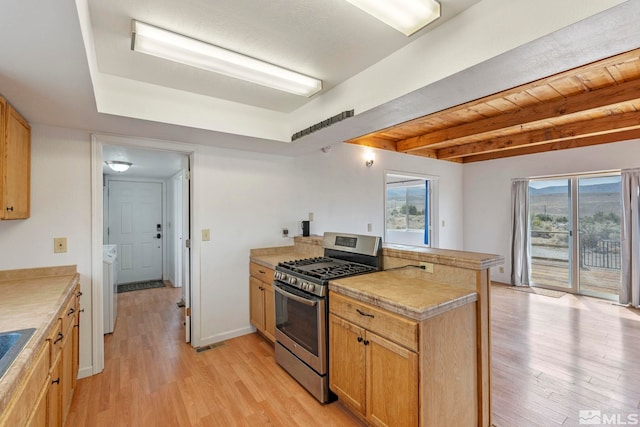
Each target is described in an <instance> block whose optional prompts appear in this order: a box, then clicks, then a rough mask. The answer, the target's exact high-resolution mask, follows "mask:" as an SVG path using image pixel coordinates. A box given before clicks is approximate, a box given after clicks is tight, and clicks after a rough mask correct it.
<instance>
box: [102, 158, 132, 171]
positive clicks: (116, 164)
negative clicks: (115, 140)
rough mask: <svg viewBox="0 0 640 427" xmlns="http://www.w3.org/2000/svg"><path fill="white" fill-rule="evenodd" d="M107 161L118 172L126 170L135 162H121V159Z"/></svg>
mask: <svg viewBox="0 0 640 427" xmlns="http://www.w3.org/2000/svg"><path fill="white" fill-rule="evenodd" d="M105 163H106V164H107V166H109V167H110V168H111V169H112V170H114V171H116V172H124V171H126V170H127V169H129V168H130V167H131V165H132V164H133V163H131V162H121V161H120V160H107V161H106V162H105Z"/></svg>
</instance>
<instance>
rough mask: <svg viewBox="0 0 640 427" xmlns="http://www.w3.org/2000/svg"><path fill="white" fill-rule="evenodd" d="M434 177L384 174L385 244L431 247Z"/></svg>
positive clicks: (395, 173) (394, 173) (397, 173)
mask: <svg viewBox="0 0 640 427" xmlns="http://www.w3.org/2000/svg"><path fill="white" fill-rule="evenodd" d="M436 183H437V181H436V180H435V179H434V178H433V177H428V176H421V175H415V174H403V173H399V172H386V173H385V241H386V242H388V243H398V244H405V245H414V246H433V243H434V242H433V237H434V236H433V235H432V234H433V233H432V229H431V221H432V212H433V203H432V201H433V199H434V196H433V194H434V187H435V186H436Z"/></svg>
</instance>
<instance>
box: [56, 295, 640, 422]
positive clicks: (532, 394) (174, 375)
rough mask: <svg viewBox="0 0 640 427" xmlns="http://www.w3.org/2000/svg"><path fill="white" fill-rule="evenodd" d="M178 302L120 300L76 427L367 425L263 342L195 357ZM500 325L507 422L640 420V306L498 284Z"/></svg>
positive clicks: (498, 381) (77, 403)
mask: <svg viewBox="0 0 640 427" xmlns="http://www.w3.org/2000/svg"><path fill="white" fill-rule="evenodd" d="M179 295H180V290H179V289H172V288H164V289H149V290H144V291H137V292H129V293H124V294H119V296H118V298H119V301H118V303H119V306H118V309H119V312H118V323H117V325H116V330H115V332H114V334H113V335H109V336H107V337H106V340H105V371H104V372H103V373H102V374H99V375H95V376H93V377H89V378H85V379H82V380H80V381H79V382H78V386H77V388H76V391H75V395H74V399H73V403H72V406H71V413H70V415H69V418H68V422H67V426H73V427H75V426H203V427H204V426H234V425H239V426H361V424H360V423H359V422H358V420H356V419H355V418H354V417H353V416H351V415H350V414H349V413H348V412H347V411H346V410H345V409H344V407H343V406H342V405H341V404H340V403H332V404H329V405H325V406H322V405H320V404H319V403H317V402H316V401H315V399H313V398H312V397H311V396H310V395H309V394H308V393H306V392H305V391H304V390H303V389H302V388H301V387H300V386H299V385H298V384H297V383H296V382H295V381H294V380H293V379H291V377H289V376H288V374H286V372H284V371H283V370H282V369H280V368H279V367H278V366H277V365H276V363H275V362H274V360H273V350H272V348H271V346H270V345H269V344H268V343H267V342H266V341H264V340H263V339H262V338H260V337H259V336H257V335H255V334H251V335H246V336H243V337H240V338H236V339H233V340H229V341H227V342H226V345H225V346H223V347H219V348H215V349H212V350H207V351H205V352H202V353H197V352H195V351H194V350H193V349H192V348H191V347H190V346H189V345H188V344H184V343H183V336H184V332H183V326H182V319H181V310H179V309H177V308H176V304H175V303H176V301H177V300H178V299H179ZM492 324H493V327H492V340H493V378H492V381H493V387H492V390H493V391H492V393H493V394H492V396H493V420H494V423H495V425H496V426H498V427H519V426H522V427H531V426H556V425H563V426H578V425H579V422H578V417H579V411H580V410H586V409H590V410H600V411H602V412H603V413H605V414H615V413H621V414H624V416H625V417H626V415H627V414H630V413H640V369H639V368H638V361H639V360H640V313H638V311H637V310H631V309H627V308H622V307H619V306H614V305H610V304H609V303H606V302H600V301H599V300H596V299H592V298H587V297H581V296H574V295H568V294H567V295H565V296H563V297H562V298H551V297H546V296H541V295H536V294H530V293H525V292H514V291H512V290H510V289H508V288H507V287H506V286H502V285H494V286H492ZM445 427H446V426H445ZM456 427H458V426H456Z"/></svg>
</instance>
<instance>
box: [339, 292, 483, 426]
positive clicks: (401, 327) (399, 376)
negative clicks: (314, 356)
mask: <svg viewBox="0 0 640 427" xmlns="http://www.w3.org/2000/svg"><path fill="white" fill-rule="evenodd" d="M329 311H330V314H329V363H330V366H329V388H330V389H331V390H332V391H333V392H334V393H335V394H336V395H337V396H338V398H339V399H340V401H341V402H343V403H344V404H345V406H347V407H348V408H350V409H351V410H352V411H353V412H354V413H356V414H357V415H358V416H360V417H361V418H362V419H364V420H365V421H366V422H367V423H369V424H370V425H375V426H394V427H395V426H412V427H414V426H422V427H427V426H428V427H439V426H448V425H456V426H458V425H460V426H475V425H478V401H477V393H476V390H477V378H478V377H477V370H476V342H477V339H476V328H475V321H476V310H475V304H474V303H472V302H471V303H466V304H462V305H460V306H456V307H453V308H451V309H450V310H448V311H444V312H439V313H438V314H436V315H434V316H432V317H429V318H427V319H424V320H421V321H417V320H413V319H410V318H407V317H404V316H401V315H398V314H395V313H391V312H389V311H387V310H383V309H381V308H379V307H374V306H373V305H370V304H366V303H363V302H361V301H358V300H356V299H354V298H351V297H347V296H344V295H341V294H337V293H335V292H333V291H331V292H330V293H329Z"/></svg>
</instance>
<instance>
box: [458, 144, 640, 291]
mask: <svg viewBox="0 0 640 427" xmlns="http://www.w3.org/2000/svg"><path fill="white" fill-rule="evenodd" d="M634 167H640V140H633V141H626V142H618V143H615V144H605V145H598V146H593V147H585V148H575V149H571V150H563V151H554V152H548V153H540V154H532V155H527V156H520V157H510V158H506V159H499V160H491V161H486V162H478V163H470V164H467V165H465V166H464V230H465V234H464V249H465V250H467V251H474V252H485V253H493V254H499V255H503V256H504V257H505V263H504V273H500V272H499V269H498V268H494V269H493V270H492V272H491V276H492V279H494V280H497V281H500V282H504V283H509V282H510V280H511V279H510V277H511V268H510V265H511V253H510V251H511V247H510V241H511V180H512V179H513V178H528V177H536V176H546V175H559V174H567V173H571V174H574V173H575V174H577V173H582V172H592V171H604V170H613V169H625V168H634Z"/></svg>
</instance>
